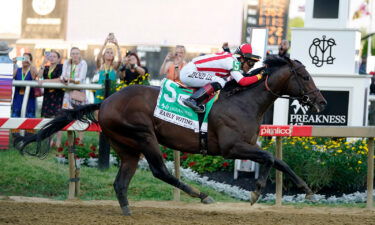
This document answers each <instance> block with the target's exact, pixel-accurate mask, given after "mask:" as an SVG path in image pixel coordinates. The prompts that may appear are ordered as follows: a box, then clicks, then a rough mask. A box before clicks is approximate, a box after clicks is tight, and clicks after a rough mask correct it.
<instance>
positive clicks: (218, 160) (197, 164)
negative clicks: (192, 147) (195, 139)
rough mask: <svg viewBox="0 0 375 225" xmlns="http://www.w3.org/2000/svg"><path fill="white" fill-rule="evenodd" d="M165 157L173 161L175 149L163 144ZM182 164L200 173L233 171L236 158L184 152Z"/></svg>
mask: <svg viewBox="0 0 375 225" xmlns="http://www.w3.org/2000/svg"><path fill="white" fill-rule="evenodd" d="M160 149H161V151H162V152H163V158H165V159H166V160H168V161H173V160H174V159H173V150H172V149H170V148H166V147H163V146H161V147H160ZM180 159H181V166H182V167H183V168H189V167H190V168H191V169H192V170H194V171H196V172H198V173H205V172H215V171H233V168H234V160H231V159H224V158H223V157H222V156H210V155H207V156H203V155H200V154H190V153H186V152H184V153H182V155H180Z"/></svg>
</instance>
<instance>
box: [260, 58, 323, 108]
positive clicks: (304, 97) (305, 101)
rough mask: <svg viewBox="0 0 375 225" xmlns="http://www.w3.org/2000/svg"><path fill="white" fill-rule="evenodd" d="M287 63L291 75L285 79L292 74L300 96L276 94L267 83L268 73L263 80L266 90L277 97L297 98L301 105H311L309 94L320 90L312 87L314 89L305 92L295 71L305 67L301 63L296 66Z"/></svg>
mask: <svg viewBox="0 0 375 225" xmlns="http://www.w3.org/2000/svg"><path fill="white" fill-rule="evenodd" d="M289 65H290V66H289V67H290V72H291V75H290V76H289V77H288V79H287V81H288V80H289V79H290V78H291V77H292V76H295V77H296V81H297V84H298V88H299V92H300V97H291V96H283V95H280V94H277V93H275V92H273V91H272V90H271V88H270V87H269V85H268V77H269V76H270V74H269V73H267V74H266V80H265V81H264V83H265V86H266V89H267V91H269V92H270V93H271V94H272V95H274V96H275V97H277V98H285V99H290V100H298V101H299V102H300V103H301V104H302V105H312V101H311V99H310V97H309V94H312V93H315V92H319V91H320V90H319V89H314V90H311V91H309V92H305V90H304V89H303V85H302V83H301V80H300V76H298V73H297V70H298V69H300V68H302V67H305V66H304V65H303V64H301V65H300V66H298V67H294V65H293V64H292V63H291V62H290V63H289Z"/></svg>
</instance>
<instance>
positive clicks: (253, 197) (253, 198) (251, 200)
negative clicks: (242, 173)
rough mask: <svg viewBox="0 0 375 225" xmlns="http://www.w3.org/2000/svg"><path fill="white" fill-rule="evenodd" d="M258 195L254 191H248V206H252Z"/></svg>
mask: <svg viewBox="0 0 375 225" xmlns="http://www.w3.org/2000/svg"><path fill="white" fill-rule="evenodd" d="M259 196H260V194H259V193H258V192H255V191H250V204H251V205H254V204H255V203H256V202H257V201H258V199H259Z"/></svg>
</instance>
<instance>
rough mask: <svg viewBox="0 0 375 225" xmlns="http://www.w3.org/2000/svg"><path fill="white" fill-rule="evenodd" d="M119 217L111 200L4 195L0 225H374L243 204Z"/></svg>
mask: <svg viewBox="0 0 375 225" xmlns="http://www.w3.org/2000/svg"><path fill="white" fill-rule="evenodd" d="M131 206H132V207H131V210H132V211H133V215H132V216H130V217H125V216H122V215H121V213H120V208H119V207H118V205H117V202H115V201H52V200H48V199H40V198H25V197H10V198H7V197H3V198H1V200H0V224H30V225H31V224H32V225H39V224H43V225H44V224H53V225H58V224H81V225H85V224H90V225H91V224H147V225H149V224H165V225H168V224H189V225H191V224H205V225H206V224H215V225H218V224H236V225H239V224H261V225H278V224H280V225H289V224H299V225H305V224H319V225H321V224H330V225H335V224H340V225H343V224H353V225H354V224H355V225H358V224H375V211H369V210H366V209H358V208H322V207H304V208H296V207H290V206H283V207H273V206H265V205H259V204H258V205H254V206H250V204H248V203H215V204H211V205H203V204H200V203H181V202H153V201H140V202H131Z"/></svg>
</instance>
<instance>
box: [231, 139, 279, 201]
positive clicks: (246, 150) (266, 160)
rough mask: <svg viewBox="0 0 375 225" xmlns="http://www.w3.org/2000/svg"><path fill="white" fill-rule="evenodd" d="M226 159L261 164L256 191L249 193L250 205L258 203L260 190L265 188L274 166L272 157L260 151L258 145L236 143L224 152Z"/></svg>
mask: <svg viewBox="0 0 375 225" xmlns="http://www.w3.org/2000/svg"><path fill="white" fill-rule="evenodd" d="M225 152H226V153H225V155H224V156H225V157H226V158H233V159H250V160H252V161H255V162H257V163H260V164H262V166H261V170H260V173H259V178H258V180H257V181H256V189H255V191H254V192H251V193H250V203H251V204H252V205H253V204H254V203H255V202H257V201H258V199H259V197H260V195H261V193H262V190H263V189H264V188H265V186H266V182H267V178H268V176H269V174H270V170H271V168H272V166H273V164H274V157H273V156H272V154H271V153H269V152H267V151H264V150H262V149H261V148H260V147H259V146H258V145H256V144H255V145H251V144H248V143H245V142H241V143H236V144H234V145H233V146H232V147H231V148H229V151H225Z"/></svg>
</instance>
